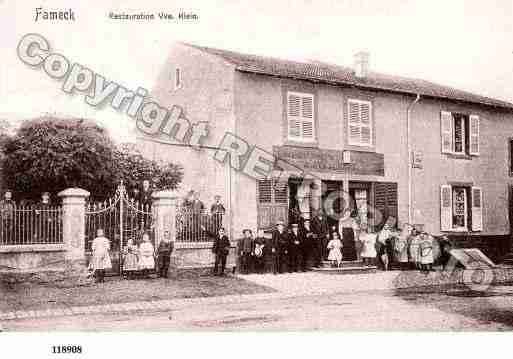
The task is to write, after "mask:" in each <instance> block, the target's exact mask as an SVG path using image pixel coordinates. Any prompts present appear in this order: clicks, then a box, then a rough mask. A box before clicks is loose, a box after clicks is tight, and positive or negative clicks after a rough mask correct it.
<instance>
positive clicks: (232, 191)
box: [138, 43, 513, 247]
mask: <svg viewBox="0 0 513 359" xmlns="http://www.w3.org/2000/svg"><path fill="white" fill-rule="evenodd" d="M152 97H153V98H154V99H155V101H156V102H158V103H159V104H160V105H161V106H164V107H167V108H169V109H171V108H172V107H173V106H180V107H181V109H182V111H183V114H184V117H187V119H189V120H190V121H191V122H208V126H209V135H208V137H206V139H205V140H204V141H203V143H202V146H201V148H199V149H198V148H197V147H194V148H193V147H190V146H188V145H187V144H184V143H183V141H177V140H175V139H172V138H171V137H170V136H168V135H165V134H161V135H160V136H145V135H140V136H138V145H139V146H140V148H141V150H142V151H143V152H144V153H145V154H146V155H148V156H150V157H153V158H155V159H165V160H171V161H173V162H177V163H181V164H182V165H183V166H184V168H185V177H184V181H183V184H182V188H181V189H182V190H183V191H184V192H186V191H188V190H190V189H195V190H198V191H199V193H200V197H201V198H202V199H203V200H204V201H207V202H208V201H210V200H211V199H212V198H213V197H214V195H220V196H221V197H222V198H223V200H224V202H225V207H226V209H227V216H226V223H225V224H226V226H227V227H228V228H229V229H230V232H231V235H232V236H238V235H239V234H240V232H241V230H242V229H243V228H254V229H256V228H270V227H272V226H273V225H274V223H275V222H276V221H277V220H284V221H286V222H290V221H296V220H298V218H299V217H300V216H301V217H303V218H307V217H309V216H312V215H314V214H315V213H317V211H318V210H322V211H324V212H325V213H327V214H329V215H331V217H333V218H334V219H333V221H335V220H336V219H337V218H339V217H341V216H342V217H345V216H346V215H348V213H353V214H354V215H357V216H358V218H359V220H360V221H361V222H367V223H369V224H370V225H372V226H374V227H375V228H379V226H380V225H382V224H383V223H384V222H386V221H393V222H394V223H395V222H396V223H397V224H398V225H399V226H400V225H402V224H403V223H412V224H421V225H423V227H424V229H425V230H426V231H427V232H430V233H432V234H442V233H445V234H448V235H451V236H453V237H456V238H461V239H462V240H468V238H479V239H480V240H483V241H485V242H486V243H487V244H489V245H491V246H495V245H496V244H497V243H498V244H497V245H498V246H499V247H500V246H502V247H505V246H506V243H509V242H508V241H509V234H510V233H511V224H510V208H511V204H510V202H511V199H510V191H511V185H512V184H513V178H512V177H511V174H512V165H511V156H510V153H511V146H510V142H511V141H510V138H511V137H513V136H512V134H513V104H510V103H507V102H503V101H499V100H495V99H491V98H487V97H482V96H478V95H475V94H471V93H468V92H465V91H460V90H456V89H453V88H449V87H445V86H441V85H437V84H434V83H430V82H427V81H423V80H416V79H407V78H401V77H396V76H389V75H385V74H378V73H374V72H371V71H370V70H369V63H368V54H365V53H359V54H357V56H355V64H354V66H353V67H352V68H346V67H341V66H336V65H332V64H325V63H317V62H311V63H302V62H293V61H286V60H280V59H274V58H267V57H261V56H254V55H244V54H240V53H235V52H230V51H224V50H218V49H212V48H205V47H198V46H193V45H188V44H182V43H178V44H175V45H174V46H173V48H172V49H171V53H170V56H169V58H168V59H167V61H166V64H165V66H164V67H163V70H162V72H161V74H160V76H159V78H158V79H157V84H156V86H155V88H154V89H153V92H152ZM168 127H169V126H168ZM174 131H175V132H176V131H179V126H175V127H174ZM168 132H169V131H168ZM227 138H232V139H233V138H237V139H238V141H239V149H240V143H241V142H240V141H244V143H245V144H246V145H247V147H248V148H250V149H251V148H253V149H254V148H258V150H259V151H261V153H265V154H266V155H263V156H260V160H261V161H260V166H259V168H260V171H257V172H258V173H259V175H258V178H255V176H254V175H253V176H252V175H248V171H244V170H242V168H243V165H244V163H246V164H247V162H249V157H250V152H251V151H248V155H247V156H244V155H240V158H238V159H237V160H236V161H235V162H234V161H233V157H234V152H233V151H231V150H233V148H231V149H230V148H227V144H230V143H231V142H229V141H228V142H227V141H226V139H227ZM164 142H165V143H164ZM232 142H233V141H232ZM228 147H229V146H228ZM232 147H237V146H232ZM230 151H231V152H230ZM227 153H231V156H226V154H227ZM238 153H242V152H238ZM269 156H271V157H269ZM263 157H266V158H267V160H264V158H263ZM269 158H273V160H272V161H269ZM270 162H272V163H270ZM252 172H254V171H252ZM207 208H209V206H207ZM344 208H346V209H347V208H349V211H347V210H343V209H344ZM333 223H334V222H333ZM499 242H500V243H499Z"/></svg>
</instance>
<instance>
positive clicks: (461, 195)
mask: <svg viewBox="0 0 513 359" xmlns="http://www.w3.org/2000/svg"><path fill="white" fill-rule="evenodd" d="M482 201H483V198H482V190H481V188H480V187H474V186H472V185H468V186H466V185H442V186H441V190H440V227H441V230H442V231H481V230H482V229H483V228H482V227H483V225H482Z"/></svg>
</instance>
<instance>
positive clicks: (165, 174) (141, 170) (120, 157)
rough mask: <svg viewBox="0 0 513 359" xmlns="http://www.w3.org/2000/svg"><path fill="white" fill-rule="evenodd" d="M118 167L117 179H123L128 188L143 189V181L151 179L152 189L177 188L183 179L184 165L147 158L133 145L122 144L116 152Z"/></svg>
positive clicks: (131, 189)
mask: <svg viewBox="0 0 513 359" xmlns="http://www.w3.org/2000/svg"><path fill="white" fill-rule="evenodd" d="M114 158H115V160H114V161H115V163H116V164H117V167H118V172H117V176H116V180H117V181H118V183H119V181H121V180H123V182H124V184H125V186H126V188H127V190H128V191H129V192H133V191H134V190H141V186H142V182H143V181H144V180H149V181H150V183H151V185H152V189H154V190H155V189H158V190H165V189H175V188H177V187H178V185H179V184H180V182H181V181H182V179H183V168H182V166H179V165H176V164H173V163H165V162H157V161H154V160H150V159H148V158H145V157H144V156H143V155H142V154H141V153H140V152H139V150H137V148H136V147H135V146H133V145H130V144H122V145H121V146H119V148H118V149H117V150H116V151H115V153H114Z"/></svg>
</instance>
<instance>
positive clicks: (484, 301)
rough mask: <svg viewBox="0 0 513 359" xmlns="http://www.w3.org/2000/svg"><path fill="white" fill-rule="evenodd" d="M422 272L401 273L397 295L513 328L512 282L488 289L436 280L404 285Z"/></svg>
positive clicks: (410, 301)
mask: <svg viewBox="0 0 513 359" xmlns="http://www.w3.org/2000/svg"><path fill="white" fill-rule="evenodd" d="M419 275H420V276H422V275H423V274H420V273H418V272H417V273H416V274H412V273H411V272H410V273H401V274H400V275H399V276H398V278H397V279H396V281H395V284H396V285H397V287H398V288H396V289H395V290H394V295H395V296H396V297H399V298H401V299H403V300H405V301H407V302H409V303H411V304H414V305H419V306H432V307H435V308H437V309H439V310H441V311H444V312H447V313H456V314H459V315H463V316H467V317H471V318H474V319H477V320H479V321H480V322H482V323H485V324H486V323H491V322H495V323H500V324H503V325H506V326H508V327H511V329H513V282H512V281H506V282H497V281H494V282H492V283H491V284H490V286H489V287H488V288H483V289H482V290H475V289H473V288H472V286H469V285H465V284H454V283H452V284H450V283H447V284H444V283H433V284H432V285H429V284H427V285H422V286H417V287H409V288H405V286H404V284H405V283H407V282H408V281H415V280H418V278H416V276H419Z"/></svg>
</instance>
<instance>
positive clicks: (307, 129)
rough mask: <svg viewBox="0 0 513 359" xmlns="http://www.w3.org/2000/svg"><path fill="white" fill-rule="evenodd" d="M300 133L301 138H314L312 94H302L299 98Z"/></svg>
mask: <svg viewBox="0 0 513 359" xmlns="http://www.w3.org/2000/svg"><path fill="white" fill-rule="evenodd" d="M301 125H302V128H301V131H302V133H301V135H302V137H303V139H307V140H313V139H314V131H315V128H314V109H313V96H303V98H302V100H301Z"/></svg>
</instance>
